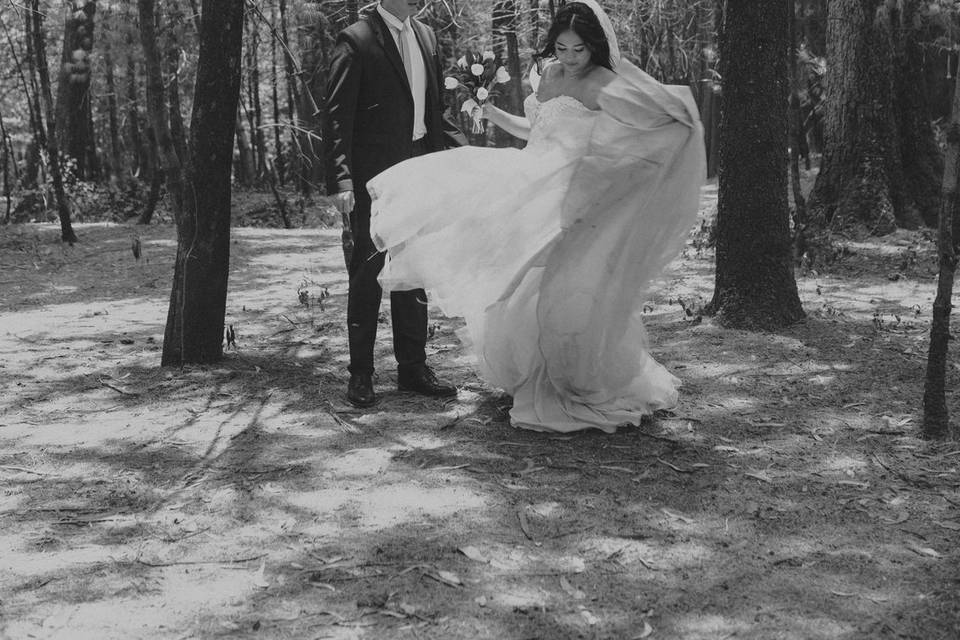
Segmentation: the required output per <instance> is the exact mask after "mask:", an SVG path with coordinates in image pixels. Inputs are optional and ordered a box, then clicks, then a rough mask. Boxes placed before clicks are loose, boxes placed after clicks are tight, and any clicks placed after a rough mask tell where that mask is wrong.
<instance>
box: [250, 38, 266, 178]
mask: <svg viewBox="0 0 960 640" xmlns="http://www.w3.org/2000/svg"><path fill="white" fill-rule="evenodd" d="M247 24H248V25H249V28H250V29H249V43H250V44H249V47H248V53H249V58H248V60H247V72H248V84H247V86H248V90H247V96H248V97H247V106H248V108H249V109H248V112H247V119H248V121H249V123H250V144H251V146H252V147H253V155H254V162H255V166H256V176H257V178H256V179H257V182H262V181H263V180H264V178H265V177H266V171H267V168H266V159H267V145H266V140H265V139H264V136H263V105H262V104H261V102H260V23H259V22H258V21H257V20H247Z"/></svg>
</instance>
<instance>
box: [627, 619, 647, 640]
mask: <svg viewBox="0 0 960 640" xmlns="http://www.w3.org/2000/svg"><path fill="white" fill-rule="evenodd" d="M652 634H653V627H651V626H650V623H649V622H647V621H646V620H644V621H643V630H641V631H640V633H639V634H637V635H635V636H633V637H632V638H630V640H643V639H644V638H649V637H650V636H651V635H652Z"/></svg>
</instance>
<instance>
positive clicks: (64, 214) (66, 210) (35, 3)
mask: <svg viewBox="0 0 960 640" xmlns="http://www.w3.org/2000/svg"><path fill="white" fill-rule="evenodd" d="M30 10H31V11H32V12H33V34H32V35H33V51H34V54H35V55H36V57H37V60H36V62H37V74H38V75H39V76H40V93H41V94H42V95H43V102H44V104H45V106H46V111H47V131H46V136H45V137H46V143H47V156H48V158H49V162H50V175H51V177H52V178H53V192H54V196H55V198H56V201H57V217H59V218H60V239H61V240H62V241H63V242H66V243H68V244H70V245H72V244H73V243H74V242H76V241H77V234H76V233H74V231H73V224H72V223H71V222H70V203H69V202H68V201H67V194H66V192H65V191H64V189H63V175H62V174H61V171H60V149H59V147H58V146H57V126H56V109H55V108H54V105H53V92H52V90H51V89H50V70H49V68H48V67H47V49H46V37H45V35H44V31H43V14H42V13H40V0H30Z"/></svg>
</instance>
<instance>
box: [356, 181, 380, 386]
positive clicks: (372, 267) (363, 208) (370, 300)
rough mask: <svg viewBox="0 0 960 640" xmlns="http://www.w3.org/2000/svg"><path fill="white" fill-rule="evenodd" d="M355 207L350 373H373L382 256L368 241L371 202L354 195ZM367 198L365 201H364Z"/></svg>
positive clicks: (358, 194) (368, 199)
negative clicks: (355, 197) (378, 278)
mask: <svg viewBox="0 0 960 640" xmlns="http://www.w3.org/2000/svg"><path fill="white" fill-rule="evenodd" d="M357 196H358V198H357V207H356V209H355V210H354V213H353V215H351V216H350V226H351V227H352V231H353V239H354V247H353V254H352V256H351V258H350V270H349V275H350V287H349V291H348V294H347V335H348V339H349V342H350V366H349V370H350V373H365V374H372V373H373V369H374V366H373V350H374V345H375V343H376V339H377V317H378V316H379V314H380V298H381V296H382V294H383V291H382V289H381V288H380V283H379V282H377V275H379V273H380V270H381V269H382V268H383V254H382V253H380V252H378V251H377V249H376V247H374V246H373V241H372V240H371V239H370V198H369V196H366V194H362V195H361V194H360V193H359V192H358V193H357ZM363 196H366V197H363Z"/></svg>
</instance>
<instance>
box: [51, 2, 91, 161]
mask: <svg viewBox="0 0 960 640" xmlns="http://www.w3.org/2000/svg"><path fill="white" fill-rule="evenodd" d="M67 12H68V15H67V18H66V20H65V21H64V27H63V55H62V56H61V61H60V81H59V83H58V84H57V113H56V115H57V121H56V129H57V136H58V139H57V142H58V144H59V146H60V148H61V149H62V151H63V155H64V157H68V158H72V159H73V161H74V162H75V163H76V177H77V179H78V180H90V179H94V178H96V177H98V175H99V167H98V160H97V151H96V140H95V138H94V133H93V110H92V108H91V104H90V103H91V101H90V84H91V83H90V77H91V70H92V64H91V53H92V51H93V30H94V15H95V14H96V12H97V3H96V2H93V1H83V0H71V1H70V2H68V3H67Z"/></svg>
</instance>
